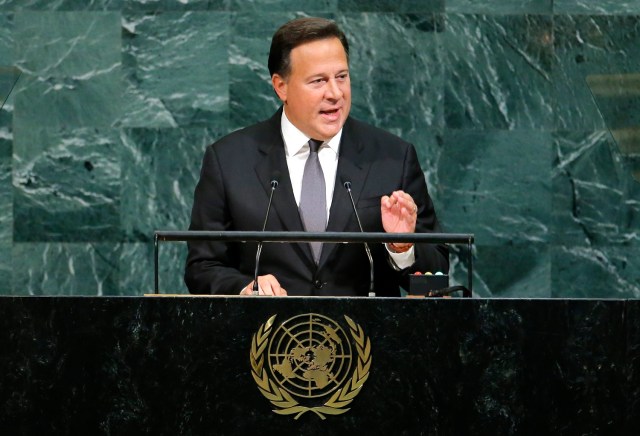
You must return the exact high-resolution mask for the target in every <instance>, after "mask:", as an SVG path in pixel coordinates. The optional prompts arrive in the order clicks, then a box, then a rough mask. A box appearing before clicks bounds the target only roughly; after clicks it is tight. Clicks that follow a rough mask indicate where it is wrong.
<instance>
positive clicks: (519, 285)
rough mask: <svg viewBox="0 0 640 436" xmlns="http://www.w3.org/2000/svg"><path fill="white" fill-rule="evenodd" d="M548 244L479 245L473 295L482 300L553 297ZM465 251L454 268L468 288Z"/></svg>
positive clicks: (476, 252) (474, 268)
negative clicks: (457, 265) (457, 266)
mask: <svg viewBox="0 0 640 436" xmlns="http://www.w3.org/2000/svg"><path fill="white" fill-rule="evenodd" d="M549 253H550V249H549V246H548V245H547V244H544V243H538V242H532V243H529V244H518V245H509V244H508V245H477V246H476V247H475V251H474V262H473V273H474V274H473V293H474V296H475V297H480V298H494V297H498V298H522V297H526V298H549V297H551V296H552V295H551V259H550V254H549ZM464 256H466V251H465V252H464V253H462V254H461V255H459V260H458V262H459V263H460V262H462V263H461V264H460V265H459V266H460V267H461V268H460V270H459V269H458V268H455V269H454V272H453V275H454V277H455V278H456V281H457V282H458V283H460V284H464V285H465V286H466V283H467V268H466V259H465V257H464Z"/></svg>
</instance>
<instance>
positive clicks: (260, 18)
mask: <svg viewBox="0 0 640 436" xmlns="http://www.w3.org/2000/svg"><path fill="white" fill-rule="evenodd" d="M300 16H302V15H301V14H299V13H293V12H291V13H284V12H282V13H280V12H275V13H243V14H234V15H233V17H232V20H231V35H232V36H231V44H230V46H229V109H230V116H231V118H230V119H231V123H230V130H236V129H239V128H242V127H246V126H248V125H250V124H253V123H256V122H258V121H261V120H264V119H266V118H269V117H270V116H271V115H273V113H274V112H275V111H276V109H277V108H278V107H280V104H281V102H280V99H279V98H278V96H277V95H276V94H275V92H274V91H273V87H272V86H271V77H270V76H269V69H268V68H267V59H268V57H269V47H270V46H271V37H272V36H273V33H274V32H275V31H276V30H277V29H278V27H280V26H281V25H282V24H284V23H286V22H287V21H289V20H292V19H294V18H297V17H300Z"/></svg>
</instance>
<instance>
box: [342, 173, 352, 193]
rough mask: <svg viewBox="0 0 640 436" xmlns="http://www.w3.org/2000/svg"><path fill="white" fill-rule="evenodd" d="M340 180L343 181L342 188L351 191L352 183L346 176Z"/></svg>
mask: <svg viewBox="0 0 640 436" xmlns="http://www.w3.org/2000/svg"><path fill="white" fill-rule="evenodd" d="M340 180H342V186H344V187H345V188H346V189H347V190H351V182H350V181H349V179H347V178H346V177H345V176H344V175H342V176H340Z"/></svg>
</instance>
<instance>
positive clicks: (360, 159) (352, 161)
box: [320, 121, 371, 266]
mask: <svg viewBox="0 0 640 436" xmlns="http://www.w3.org/2000/svg"><path fill="white" fill-rule="evenodd" d="M370 167H371V163H370V162H369V160H368V159H367V153H366V152H365V146H364V145H363V144H362V143H361V142H360V141H359V140H358V139H357V138H355V137H354V136H353V135H351V131H350V130H349V129H348V121H347V123H345V128H344V130H343V132H342V140H341V143H340V157H339V159H338V169H337V172H336V182H335V187H334V189H333V199H332V200H331V210H330V212H329V223H328V224H327V231H328V232H344V231H346V230H347V228H349V229H350V230H351V231H358V230H359V229H358V225H357V220H356V217H355V216H354V212H353V206H352V205H351V199H350V198H349V193H348V192H347V190H346V188H345V187H344V182H347V181H349V182H351V194H352V195H353V201H354V202H355V203H356V205H357V204H358V199H359V198H360V194H361V193H362V188H363V186H364V182H365V180H366V178H367V174H368V173H369V168H370ZM336 247H337V245H336V244H326V245H325V246H324V247H323V250H322V255H321V256H320V266H322V264H323V263H324V262H325V261H326V259H327V258H328V257H329V256H331V254H332V253H333V251H334V250H335V249H336Z"/></svg>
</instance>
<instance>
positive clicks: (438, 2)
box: [338, 0, 446, 13]
mask: <svg viewBox="0 0 640 436" xmlns="http://www.w3.org/2000/svg"><path fill="white" fill-rule="evenodd" d="M445 2H446V1H445V0H338V9H339V10H340V11H344V12H400V13H406V12H444V6H445Z"/></svg>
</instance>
